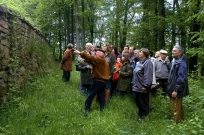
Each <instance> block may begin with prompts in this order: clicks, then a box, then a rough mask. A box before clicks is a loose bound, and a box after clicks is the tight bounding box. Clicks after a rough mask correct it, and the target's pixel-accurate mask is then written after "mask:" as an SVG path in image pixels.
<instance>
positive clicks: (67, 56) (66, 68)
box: [61, 43, 73, 82]
mask: <svg viewBox="0 0 204 135" xmlns="http://www.w3.org/2000/svg"><path fill="white" fill-rule="evenodd" d="M72 48H73V44H71V43H69V44H68V45H67V49H66V50H65V52H64V56H63V58H62V62H61V69H62V70H63V76H62V80H63V81H65V82H67V81H69V79H70V71H72V51H71V50H72Z"/></svg>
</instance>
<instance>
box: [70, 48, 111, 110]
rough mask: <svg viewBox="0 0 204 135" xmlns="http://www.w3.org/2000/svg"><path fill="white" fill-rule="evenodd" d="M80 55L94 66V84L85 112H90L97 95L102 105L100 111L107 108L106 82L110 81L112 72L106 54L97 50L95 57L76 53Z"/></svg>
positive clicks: (92, 84) (84, 53) (86, 102)
mask: <svg viewBox="0 0 204 135" xmlns="http://www.w3.org/2000/svg"><path fill="white" fill-rule="evenodd" d="M74 53H75V54H79V55H80V56H81V57H82V58H83V59H85V60H86V61H87V62H89V63H91V64H92V65H93V72H92V83H91V88H90V93H89V94H88V97H87V99H86V101H85V111H86V112H89V111H90V109H91V104H92V101H93V99H94V97H95V96H96V95H97V96H98V100H99V105H100V110H103V109H104V107H105V104H106V102H105V88H106V82H107V81H108V79H109V75H110V70H109V65H108V62H107V61H106V59H105V57H104V56H105V52H104V51H103V50H102V49H97V50H96V54H95V56H91V55H88V54H87V53H86V52H80V51H78V50H75V51H74Z"/></svg>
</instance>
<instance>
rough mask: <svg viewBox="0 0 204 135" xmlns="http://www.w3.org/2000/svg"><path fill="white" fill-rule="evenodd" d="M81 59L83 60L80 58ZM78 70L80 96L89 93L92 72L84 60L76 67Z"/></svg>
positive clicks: (90, 66) (89, 65)
mask: <svg viewBox="0 0 204 135" xmlns="http://www.w3.org/2000/svg"><path fill="white" fill-rule="evenodd" d="M82 59H83V58H82ZM78 68H79V70H80V71H81V85H82V87H81V88H82V89H81V92H83V93H82V94H88V93H89V92H90V87H91V82H92V78H91V72H92V65H91V64H89V63H88V62H86V61H85V60H84V59H83V60H82V62H81V63H79V65H78Z"/></svg>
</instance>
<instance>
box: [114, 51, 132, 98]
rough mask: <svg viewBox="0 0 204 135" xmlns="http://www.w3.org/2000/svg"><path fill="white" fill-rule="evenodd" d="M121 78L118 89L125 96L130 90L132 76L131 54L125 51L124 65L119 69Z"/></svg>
mask: <svg viewBox="0 0 204 135" xmlns="http://www.w3.org/2000/svg"><path fill="white" fill-rule="evenodd" d="M119 75H120V76H119V79H118V84H117V90H118V92H119V94H121V95H122V96H124V95H125V94H127V93H129V92H130V82H131V76H132V68H131V67H130V56H129V54H127V53H124V54H123V56H122V66H121V67H120V71H119Z"/></svg>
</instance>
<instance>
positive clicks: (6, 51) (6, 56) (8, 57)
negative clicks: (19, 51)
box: [3, 47, 10, 60]
mask: <svg viewBox="0 0 204 135" xmlns="http://www.w3.org/2000/svg"><path fill="white" fill-rule="evenodd" d="M3 50H4V52H3V53H4V58H5V59H7V60H9V59H10V54H9V52H10V51H9V49H8V47H4V49H3Z"/></svg>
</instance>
